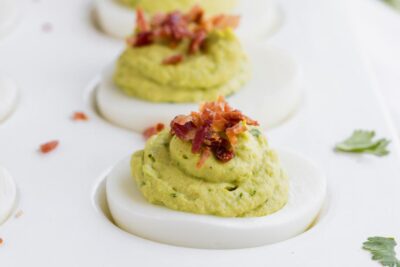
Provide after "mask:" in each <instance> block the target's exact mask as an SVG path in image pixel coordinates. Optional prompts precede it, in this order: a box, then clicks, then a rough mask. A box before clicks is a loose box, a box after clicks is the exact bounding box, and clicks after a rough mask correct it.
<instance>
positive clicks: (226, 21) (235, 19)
mask: <svg viewBox="0 0 400 267" xmlns="http://www.w3.org/2000/svg"><path fill="white" fill-rule="evenodd" d="M239 23H240V16H227V15H218V16H216V17H214V18H212V24H213V26H214V28H217V29H223V28H233V29H235V28H237V27H238V26H239Z"/></svg>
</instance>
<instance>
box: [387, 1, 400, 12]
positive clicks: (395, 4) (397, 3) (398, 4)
mask: <svg viewBox="0 0 400 267" xmlns="http://www.w3.org/2000/svg"><path fill="white" fill-rule="evenodd" d="M384 1H385V2H386V3H388V4H389V5H391V6H393V7H394V8H396V9H399V10H400V0H384Z"/></svg>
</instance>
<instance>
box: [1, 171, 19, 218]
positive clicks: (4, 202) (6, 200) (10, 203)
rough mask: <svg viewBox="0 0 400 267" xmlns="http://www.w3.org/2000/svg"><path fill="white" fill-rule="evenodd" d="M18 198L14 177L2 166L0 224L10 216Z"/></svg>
mask: <svg viewBox="0 0 400 267" xmlns="http://www.w3.org/2000/svg"><path fill="white" fill-rule="evenodd" d="M16 198H17V189H16V186H15V183H14V180H13V178H12V177H11V175H10V174H9V173H8V171H7V170H6V169H4V168H3V167H1V166H0V225H1V224H2V223H4V221H5V220H6V219H7V218H8V217H9V216H10V213H11V212H12V210H13V208H14V207H15V201H16Z"/></svg>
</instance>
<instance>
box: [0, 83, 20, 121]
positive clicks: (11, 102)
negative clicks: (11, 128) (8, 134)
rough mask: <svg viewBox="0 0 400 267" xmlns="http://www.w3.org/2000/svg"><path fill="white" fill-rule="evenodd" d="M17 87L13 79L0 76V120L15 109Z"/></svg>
mask: <svg viewBox="0 0 400 267" xmlns="http://www.w3.org/2000/svg"><path fill="white" fill-rule="evenodd" d="M17 100H18V88H17V85H16V84H15V83H14V81H12V80H10V79H7V78H1V77H0V122H1V121H4V120H5V119H7V118H8V116H9V115H10V114H11V112H12V111H13V110H14V109H15V106H16V104H17Z"/></svg>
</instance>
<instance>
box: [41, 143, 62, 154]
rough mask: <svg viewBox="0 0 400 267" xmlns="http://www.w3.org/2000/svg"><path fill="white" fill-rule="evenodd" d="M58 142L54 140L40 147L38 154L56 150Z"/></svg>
mask: <svg viewBox="0 0 400 267" xmlns="http://www.w3.org/2000/svg"><path fill="white" fill-rule="evenodd" d="M59 143H60V142H59V141H57V140H54V141H50V142H47V143H44V144H41V145H40V149H39V150H40V152H41V153H43V154H47V153H50V152H51V151H53V150H54V149H56V148H57V147H58V145H59Z"/></svg>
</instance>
